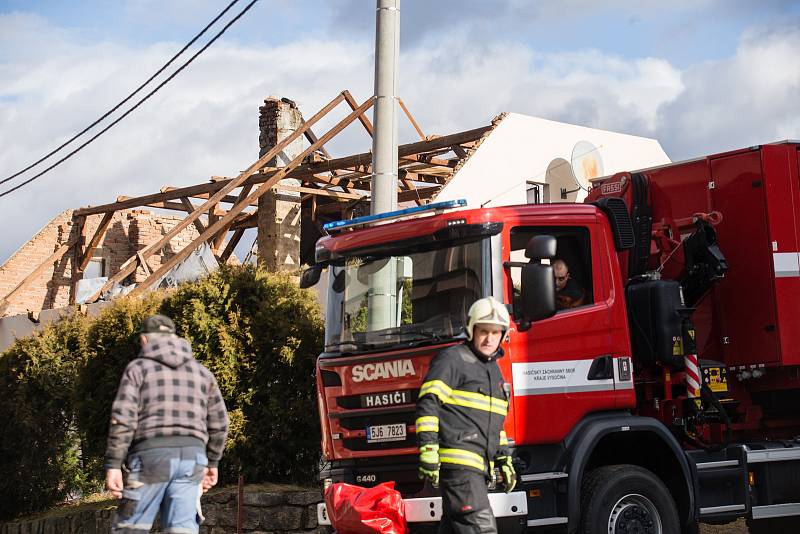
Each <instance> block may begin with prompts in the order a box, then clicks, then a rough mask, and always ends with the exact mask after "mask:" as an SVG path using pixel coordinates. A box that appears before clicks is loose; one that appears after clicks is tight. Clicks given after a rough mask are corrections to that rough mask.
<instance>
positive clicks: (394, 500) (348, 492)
mask: <svg viewBox="0 0 800 534" xmlns="http://www.w3.org/2000/svg"><path fill="white" fill-rule="evenodd" d="M325 506H326V507H327V509H328V517H329V518H330V520H331V524H332V525H333V528H335V529H336V532H338V534H376V533H378V534H408V532H409V528H408V523H406V509H405V504H404V503H403V498H402V497H401V496H400V492H398V491H397V490H396V489H394V482H384V483H383V484H378V485H377V486H375V487H372V488H362V487H361V486H354V485H352V484H345V483H343V482H338V483H336V484H332V485H331V486H330V487H329V488H328V489H327V490H325Z"/></svg>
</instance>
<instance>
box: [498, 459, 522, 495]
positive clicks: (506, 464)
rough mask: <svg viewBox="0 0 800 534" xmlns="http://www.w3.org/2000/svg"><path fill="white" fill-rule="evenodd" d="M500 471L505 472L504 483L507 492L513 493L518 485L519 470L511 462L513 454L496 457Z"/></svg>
mask: <svg viewBox="0 0 800 534" xmlns="http://www.w3.org/2000/svg"><path fill="white" fill-rule="evenodd" d="M495 460H496V461H497V466H498V467H499V468H500V472H501V473H503V485H504V486H505V490H506V493H511V492H512V491H513V490H514V487H515V486H516V485H517V472H516V471H514V464H513V463H511V456H498V457H497V458H496V459H495Z"/></svg>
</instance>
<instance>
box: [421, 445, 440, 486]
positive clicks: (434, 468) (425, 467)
mask: <svg viewBox="0 0 800 534" xmlns="http://www.w3.org/2000/svg"><path fill="white" fill-rule="evenodd" d="M439 465H440V463H439V445H437V444H435V443H430V444H428V445H423V446H422V447H420V448H419V478H423V479H427V480H430V481H431V484H432V485H433V487H434V488H437V487H439Z"/></svg>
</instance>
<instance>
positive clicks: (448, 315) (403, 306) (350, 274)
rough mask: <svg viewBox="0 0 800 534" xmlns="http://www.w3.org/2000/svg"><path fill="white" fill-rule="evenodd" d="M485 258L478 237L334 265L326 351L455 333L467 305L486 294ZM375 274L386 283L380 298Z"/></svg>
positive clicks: (353, 258)
mask: <svg viewBox="0 0 800 534" xmlns="http://www.w3.org/2000/svg"><path fill="white" fill-rule="evenodd" d="M487 254H488V240H486V239H483V240H480V241H472V242H467V243H462V244H450V245H448V244H447V243H444V244H437V245H436V248H430V249H429V250H419V251H411V250H408V251H405V252H404V251H401V250H398V251H395V255H391V256H384V257H377V256H371V255H362V256H358V255H354V256H350V257H347V258H346V259H345V260H344V261H339V262H337V263H338V264H335V265H332V267H331V271H330V291H329V293H328V311H327V314H326V321H325V323H326V324H325V328H326V342H325V343H326V347H327V348H328V349H330V350H336V348H337V347H339V346H342V345H345V344H352V345H355V346H356V347H357V348H359V349H369V348H375V347H379V346H385V345H391V344H396V343H398V342H409V343H411V342H418V341H425V342H431V341H432V340H433V341H436V340H441V339H447V338H452V337H454V336H457V335H459V334H460V333H461V332H462V328H463V326H464V325H466V322H467V311H468V310H469V307H470V306H471V305H472V303H473V302H475V301H476V300H478V299H479V298H481V297H483V296H485V295H487V294H488V293H489V291H490V290H491V287H488V286H487V284H486V280H485V277H484V266H485V264H486V261H485V260H486V256H487ZM379 272H385V273H386V275H385V277H384V278H385V280H388V281H389V282H388V285H387V286H381V287H382V288H383V287H388V289H389V291H383V292H382V295H379V294H378V293H376V289H375V288H376V275H377V274H378V273H379ZM392 281H394V283H392ZM384 283H386V282H384ZM387 293H388V294H387ZM381 297H382V300H379V298H381ZM370 314H373V316H372V317H371V316H370ZM381 318H385V320H382V319H381Z"/></svg>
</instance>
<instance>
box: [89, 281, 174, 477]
mask: <svg viewBox="0 0 800 534" xmlns="http://www.w3.org/2000/svg"><path fill="white" fill-rule="evenodd" d="M163 296H164V295H163V292H152V293H148V294H147V295H146V296H145V297H143V298H141V299H137V298H120V299H117V300H116V301H114V305H113V306H109V307H107V308H105V309H104V310H103V311H102V312H101V313H100V315H99V316H97V317H96V318H95V319H94V320H93V321H91V323H90V324H89V326H88V328H87V329H86V334H85V338H86V341H85V343H86V354H87V358H86V362H85V364H84V366H83V367H82V369H81V370H80V373H79V376H78V381H77V388H76V399H77V400H76V408H77V415H78V421H79V426H80V429H81V434H82V435H83V436H84V451H83V452H84V456H85V458H86V462H85V463H86V469H87V470H88V471H89V473H90V474H91V476H93V477H94V478H97V479H102V478H103V476H104V475H103V456H104V454H105V450H106V437H107V436H108V424H109V422H110V420H111V404H112V403H113V402H114V397H115V396H116V393H117V387H118V386H119V380H120V378H121V377H122V372H123V371H124V370H125V366H126V365H128V362H130V361H131V360H132V359H133V358H135V357H136V355H137V354H138V352H139V327H140V326H141V324H142V321H143V320H144V318H145V317H147V316H148V315H152V314H154V313H157V312H158V306H159V304H160V303H161V299H162V298H163Z"/></svg>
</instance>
